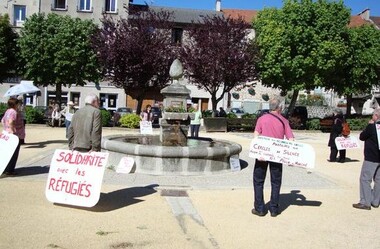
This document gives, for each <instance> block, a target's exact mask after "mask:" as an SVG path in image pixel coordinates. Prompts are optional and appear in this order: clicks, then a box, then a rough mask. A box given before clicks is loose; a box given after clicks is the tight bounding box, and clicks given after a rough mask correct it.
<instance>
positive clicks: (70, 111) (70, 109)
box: [61, 101, 75, 138]
mask: <svg viewBox="0 0 380 249" xmlns="http://www.w3.org/2000/svg"><path fill="white" fill-rule="evenodd" d="M74 112H75V109H74V102H72V101H69V103H67V106H65V108H64V109H63V110H62V111H61V114H62V115H63V116H65V126H66V138H68V137H67V134H68V131H69V127H70V124H71V119H72V118H73V115H74Z"/></svg>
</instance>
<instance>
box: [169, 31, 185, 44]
mask: <svg viewBox="0 0 380 249" xmlns="http://www.w3.org/2000/svg"><path fill="white" fill-rule="evenodd" d="M182 35H183V29H181V28H174V29H173V30H172V42H173V43H174V44H178V45H181V44H182Z"/></svg>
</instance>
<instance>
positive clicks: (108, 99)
mask: <svg viewBox="0 0 380 249" xmlns="http://www.w3.org/2000/svg"><path fill="white" fill-rule="evenodd" d="M116 102H117V94H106V93H101V94H100V107H104V108H106V109H109V110H116Z"/></svg>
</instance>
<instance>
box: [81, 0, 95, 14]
mask: <svg viewBox="0 0 380 249" xmlns="http://www.w3.org/2000/svg"><path fill="white" fill-rule="evenodd" d="M78 7H79V8H78V10H79V11H92V0H79V6H78Z"/></svg>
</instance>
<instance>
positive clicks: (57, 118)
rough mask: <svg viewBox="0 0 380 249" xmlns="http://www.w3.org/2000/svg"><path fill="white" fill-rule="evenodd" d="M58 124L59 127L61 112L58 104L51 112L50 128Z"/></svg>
mask: <svg viewBox="0 0 380 249" xmlns="http://www.w3.org/2000/svg"><path fill="white" fill-rule="evenodd" d="M57 122H58V127H61V111H60V108H59V105H58V104H55V106H54V109H53V112H52V113H51V125H52V127H54V126H55V124H56V123H57Z"/></svg>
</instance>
